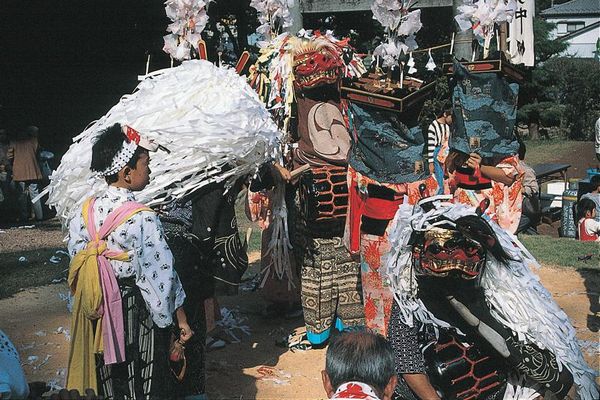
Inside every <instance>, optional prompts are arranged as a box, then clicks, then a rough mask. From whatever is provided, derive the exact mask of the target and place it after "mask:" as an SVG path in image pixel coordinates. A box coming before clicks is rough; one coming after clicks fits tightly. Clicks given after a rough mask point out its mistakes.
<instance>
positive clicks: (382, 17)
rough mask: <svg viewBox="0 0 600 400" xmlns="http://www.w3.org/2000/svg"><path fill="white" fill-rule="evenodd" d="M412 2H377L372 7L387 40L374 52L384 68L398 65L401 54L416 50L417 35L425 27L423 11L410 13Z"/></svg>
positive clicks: (400, 0) (396, 0) (399, 0)
mask: <svg viewBox="0 0 600 400" xmlns="http://www.w3.org/2000/svg"><path fill="white" fill-rule="evenodd" d="M410 6H411V0H375V1H374V2H373V5H371V11H373V18H375V19H376V20H377V21H379V22H380V23H381V25H383V27H384V28H385V31H386V34H387V36H388V37H387V40H386V41H385V42H383V43H381V44H380V45H379V46H377V47H376V48H375V50H374V51H373V55H374V56H375V57H380V58H381V60H382V66H384V67H391V66H396V65H398V57H399V56H400V54H401V53H408V52H410V51H412V50H415V49H416V48H417V47H418V46H417V42H416V41H415V34H416V33H417V32H418V31H419V30H420V29H421V27H422V26H423V25H422V24H421V10H413V11H409V8H410Z"/></svg>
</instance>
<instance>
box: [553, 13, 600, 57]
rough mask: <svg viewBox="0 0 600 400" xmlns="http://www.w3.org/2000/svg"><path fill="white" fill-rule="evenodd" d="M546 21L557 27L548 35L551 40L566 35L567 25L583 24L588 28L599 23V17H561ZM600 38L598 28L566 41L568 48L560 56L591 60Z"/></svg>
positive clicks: (599, 29)
mask: <svg viewBox="0 0 600 400" xmlns="http://www.w3.org/2000/svg"><path fill="white" fill-rule="evenodd" d="M546 21H548V22H552V23H554V24H556V25H557V27H556V28H555V29H554V30H553V31H552V32H551V33H550V37H551V38H557V37H561V36H564V35H566V34H567V33H570V32H567V23H579V22H583V23H584V25H585V26H589V25H591V24H593V23H595V22H598V21H600V17H585V18H583V17H579V16H572V17H561V18H546ZM598 38H600V28H595V29H592V30H590V31H587V32H585V33H582V34H580V35H577V36H574V37H572V38H571V39H569V40H568V43H569V47H568V48H567V50H565V51H564V52H563V53H562V55H564V56H567V55H570V56H575V57H582V58H593V57H594V51H595V50H596V41H597V40H598Z"/></svg>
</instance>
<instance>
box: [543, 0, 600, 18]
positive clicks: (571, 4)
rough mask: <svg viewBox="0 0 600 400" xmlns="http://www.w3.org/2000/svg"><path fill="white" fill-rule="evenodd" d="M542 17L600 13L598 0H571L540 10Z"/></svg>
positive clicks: (599, 1) (599, 0)
mask: <svg viewBox="0 0 600 400" xmlns="http://www.w3.org/2000/svg"><path fill="white" fill-rule="evenodd" d="M541 15H542V16H544V17H551V16H560V15H600V0H571V1H568V2H566V3H563V4H558V5H555V6H554V7H551V8H548V9H546V10H543V11H542V12H541Z"/></svg>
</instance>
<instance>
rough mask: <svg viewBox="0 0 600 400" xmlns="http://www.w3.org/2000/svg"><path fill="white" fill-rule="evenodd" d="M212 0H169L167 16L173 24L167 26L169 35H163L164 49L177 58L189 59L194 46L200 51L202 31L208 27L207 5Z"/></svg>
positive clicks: (167, 2) (166, 8)
mask: <svg viewBox="0 0 600 400" xmlns="http://www.w3.org/2000/svg"><path fill="white" fill-rule="evenodd" d="M210 1H211V0H207V1H204V0H167V1H166V2H165V4H166V7H165V10H166V13H167V17H169V19H170V20H171V21H173V22H172V23H171V24H169V25H168V26H167V32H171V33H170V34H169V35H165V36H163V39H164V43H165V44H164V46H163V51H164V52H166V53H168V54H170V55H171V57H173V58H174V59H176V60H180V61H181V60H189V59H190V50H191V49H192V48H194V49H196V51H198V42H199V41H200V39H202V37H201V36H200V33H201V32H202V31H203V30H204V28H205V27H206V23H207V22H208V15H206V7H207V5H208V3H210Z"/></svg>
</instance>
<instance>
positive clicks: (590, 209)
mask: <svg viewBox="0 0 600 400" xmlns="http://www.w3.org/2000/svg"><path fill="white" fill-rule="evenodd" d="M577 217H578V218H579V240H581V241H584V242H594V241H595V242H600V222H598V221H596V220H595V218H596V203H594V202H593V201H592V200H590V199H581V200H579V203H577Z"/></svg>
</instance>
